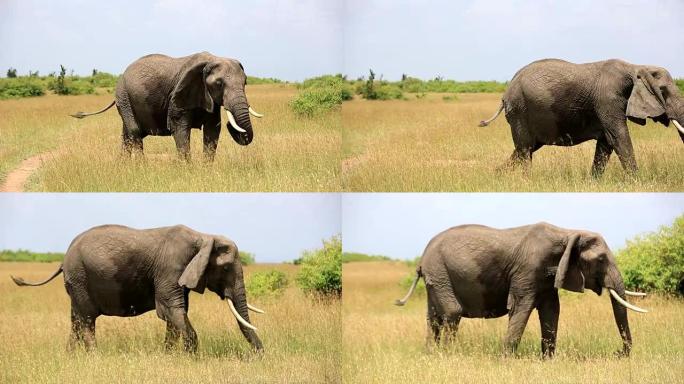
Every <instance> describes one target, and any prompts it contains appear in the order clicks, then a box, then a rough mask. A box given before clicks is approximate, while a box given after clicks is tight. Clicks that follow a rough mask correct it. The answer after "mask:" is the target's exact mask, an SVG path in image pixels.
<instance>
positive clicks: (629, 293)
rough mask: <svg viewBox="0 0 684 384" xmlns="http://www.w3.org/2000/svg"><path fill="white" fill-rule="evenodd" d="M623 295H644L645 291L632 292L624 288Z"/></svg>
mask: <svg viewBox="0 0 684 384" xmlns="http://www.w3.org/2000/svg"><path fill="white" fill-rule="evenodd" d="M625 295H627V296H637V297H644V296H646V293H645V292H632V291H628V290H625Z"/></svg>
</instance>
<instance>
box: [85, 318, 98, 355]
mask: <svg viewBox="0 0 684 384" xmlns="http://www.w3.org/2000/svg"><path fill="white" fill-rule="evenodd" d="M83 344H84V345H85V349H86V351H92V350H93V349H95V348H96V347H97V342H96V341H95V317H90V316H88V317H86V318H85V320H84V327H83Z"/></svg>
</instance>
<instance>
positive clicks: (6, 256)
mask: <svg viewBox="0 0 684 384" xmlns="http://www.w3.org/2000/svg"><path fill="white" fill-rule="evenodd" d="M62 260H64V254H63V253H57V252H46V253H39V252H31V251H27V250H25V249H18V250H16V251H12V250H8V249H6V250H3V251H0V261H37V262H41V263H49V262H53V261H62Z"/></svg>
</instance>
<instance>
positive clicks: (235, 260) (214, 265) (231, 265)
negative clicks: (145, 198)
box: [12, 225, 263, 352]
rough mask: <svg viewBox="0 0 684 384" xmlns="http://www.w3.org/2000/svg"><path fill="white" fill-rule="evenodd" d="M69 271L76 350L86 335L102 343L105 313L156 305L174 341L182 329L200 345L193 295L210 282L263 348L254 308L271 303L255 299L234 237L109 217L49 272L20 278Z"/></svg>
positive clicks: (189, 346) (190, 346)
mask: <svg viewBox="0 0 684 384" xmlns="http://www.w3.org/2000/svg"><path fill="white" fill-rule="evenodd" d="M62 272H63V273H64V286H65V287H66V291H67V294H68V295H69V297H70V298H71V336H70V337H69V342H68V344H67V349H68V350H73V349H74V347H75V346H76V344H77V343H79V342H81V343H83V344H84V345H85V348H86V349H88V350H89V349H92V348H93V347H94V346H95V320H96V319H97V317H98V316H100V315H107V316H122V317H128V316H137V315H140V314H143V313H145V312H147V311H150V310H152V309H156V311H157V316H159V318H161V319H162V320H164V321H166V340H165V345H166V348H171V347H173V345H174V344H175V343H176V341H177V340H178V338H179V336H181V337H182V339H183V347H184V349H185V350H186V351H189V352H194V351H196V350H197V334H196V333H195V330H194V329H193V328H192V325H191V324H190V320H189V319H188V306H189V302H188V295H189V293H190V291H191V290H192V291H195V292H199V293H203V292H204V290H205V288H208V289H209V290H210V291H212V292H214V293H216V294H217V295H218V296H219V297H220V298H221V299H222V300H224V299H225V300H226V301H227V303H228V307H229V308H230V311H231V312H232V314H233V315H234V316H235V318H236V319H237V321H238V324H239V327H240V330H241V331H242V334H243V335H244V336H245V338H246V339H247V340H248V341H249V343H250V344H251V346H252V347H253V349H255V350H257V351H260V350H262V349H263V346H262V344H261V340H260V339H259V337H258V336H257V334H256V332H255V331H256V328H255V327H254V326H253V325H252V324H251V323H250V320H249V314H248V313H247V310H248V309H251V310H253V311H256V312H260V313H263V311H262V310H260V309H258V308H256V307H253V306H251V305H249V304H248V303H247V297H246V295H245V285H244V280H243V274H242V265H241V262H240V257H239V254H238V248H237V246H236V245H235V243H234V242H233V241H231V240H229V239H227V238H226V237H223V236H217V235H208V234H204V233H200V232H196V231H194V230H192V229H190V228H188V227H185V226H183V225H177V226H173V227H163V228H154V229H145V230H138V229H133V228H129V227H124V226H120V225H103V226H99V227H94V228H91V229H89V230H87V231H85V232H83V233H81V234H80V235H78V236H77V237H76V238H75V239H74V240H73V241H72V242H71V245H69V249H68V250H67V252H66V255H65V256H64V262H63V263H62V265H61V266H60V267H59V269H58V270H57V271H55V273H54V274H53V275H52V276H50V278H48V279H47V280H45V281H43V282H40V283H28V282H25V281H24V280H23V279H22V278H16V277H14V276H12V279H13V280H14V282H15V283H16V284H17V285H20V286H25V285H30V286H39V285H43V284H46V283H48V282H49V281H51V280H52V279H54V278H55V277H57V276H58V275H59V274H60V273H62Z"/></svg>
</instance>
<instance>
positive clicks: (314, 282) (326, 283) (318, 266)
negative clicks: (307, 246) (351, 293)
mask: <svg viewBox="0 0 684 384" xmlns="http://www.w3.org/2000/svg"><path fill="white" fill-rule="evenodd" d="M300 265H301V267H300V270H299V273H297V277H296V279H295V281H296V282H297V285H298V286H299V287H300V288H301V289H302V290H303V291H304V292H305V293H307V294H311V295H314V296H319V297H330V298H339V297H341V296H342V238H341V237H340V236H339V235H338V236H334V237H332V238H331V239H330V240H324V241H323V248H320V249H316V250H313V251H305V252H304V253H303V254H302V257H301V262H300Z"/></svg>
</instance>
